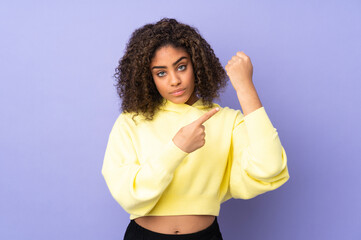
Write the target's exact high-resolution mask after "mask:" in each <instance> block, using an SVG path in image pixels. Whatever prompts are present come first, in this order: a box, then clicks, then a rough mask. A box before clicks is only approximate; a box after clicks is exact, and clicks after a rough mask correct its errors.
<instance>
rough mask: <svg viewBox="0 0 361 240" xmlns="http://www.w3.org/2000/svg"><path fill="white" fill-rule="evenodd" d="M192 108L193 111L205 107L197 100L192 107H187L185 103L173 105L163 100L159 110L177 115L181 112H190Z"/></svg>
mask: <svg viewBox="0 0 361 240" xmlns="http://www.w3.org/2000/svg"><path fill="white" fill-rule="evenodd" d="M192 108H195V109H204V108H206V106H204V102H203V99H202V98H199V99H198V100H197V101H196V102H194V103H193V104H192V105H188V104H185V103H174V102H172V101H170V100H168V99H166V98H163V101H162V104H161V105H160V109H162V110H165V111H172V112H178V113H182V112H184V111H187V110H190V109H192Z"/></svg>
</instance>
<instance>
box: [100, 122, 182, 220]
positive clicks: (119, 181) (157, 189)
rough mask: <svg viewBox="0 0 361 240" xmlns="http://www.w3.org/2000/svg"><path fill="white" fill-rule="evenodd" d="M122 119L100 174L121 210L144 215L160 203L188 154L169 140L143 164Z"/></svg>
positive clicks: (111, 139) (107, 149)
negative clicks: (176, 170)
mask: <svg viewBox="0 0 361 240" xmlns="http://www.w3.org/2000/svg"><path fill="white" fill-rule="evenodd" d="M119 119H120V118H118V119H117V121H116V122H115V124H114V126H113V128H112V130H111V132H110V134H109V138H108V144H107V147H106V150H105V156H104V161H103V166H102V171H101V172H102V175H103V177H104V179H105V181H106V184H107V186H108V188H109V190H110V193H111V195H112V196H113V198H114V199H115V200H116V201H117V202H118V203H119V204H120V205H121V207H122V208H123V209H124V210H125V211H126V212H128V213H129V214H134V215H139V216H144V215H146V214H147V213H148V212H149V211H151V210H152V208H153V207H154V206H155V205H156V204H157V202H158V200H159V198H160V197H161V195H162V193H163V191H164V190H165V189H166V188H167V186H168V185H169V183H170V182H171V181H172V179H173V174H174V171H175V169H176V168H177V166H178V165H179V164H180V163H181V162H182V160H183V159H184V158H185V157H186V156H187V155H188V153H187V152H184V151H182V150H181V149H180V148H178V147H177V146H176V145H175V144H174V142H173V140H172V139H170V140H169V141H168V142H167V143H166V144H165V146H164V148H163V149H162V151H161V152H159V153H158V154H157V155H155V156H154V157H153V158H152V159H148V160H147V162H145V163H142V164H140V163H139V159H138V156H137V154H136V151H135V149H134V146H133V145H134V144H133V143H132V141H131V138H130V135H129V127H128V126H127V125H126V124H125V123H123V122H121V121H120V120H119Z"/></svg>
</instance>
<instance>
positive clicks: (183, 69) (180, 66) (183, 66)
mask: <svg viewBox="0 0 361 240" xmlns="http://www.w3.org/2000/svg"><path fill="white" fill-rule="evenodd" d="M180 67H184V68H183V70H184V69H185V68H186V65H180V66H179V67H178V68H180Z"/></svg>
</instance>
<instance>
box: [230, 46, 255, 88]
mask: <svg viewBox="0 0 361 240" xmlns="http://www.w3.org/2000/svg"><path fill="white" fill-rule="evenodd" d="M225 69H226V71H227V75H228V77H229V79H230V80H231V83H232V85H233V87H234V89H235V90H236V91H241V90H243V89H244V88H247V87H250V86H252V85H253V82H252V75H253V66H252V62H251V59H250V58H249V57H248V56H247V55H246V54H245V53H244V52H237V53H236V55H235V56H233V57H232V58H231V60H229V61H228V64H227V65H226V67H225Z"/></svg>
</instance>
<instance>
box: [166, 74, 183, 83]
mask: <svg viewBox="0 0 361 240" xmlns="http://www.w3.org/2000/svg"><path fill="white" fill-rule="evenodd" d="M169 78H170V79H169V81H170V84H171V85H178V84H179V83H180V82H181V80H180V77H179V76H177V74H175V73H171V74H169Z"/></svg>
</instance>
